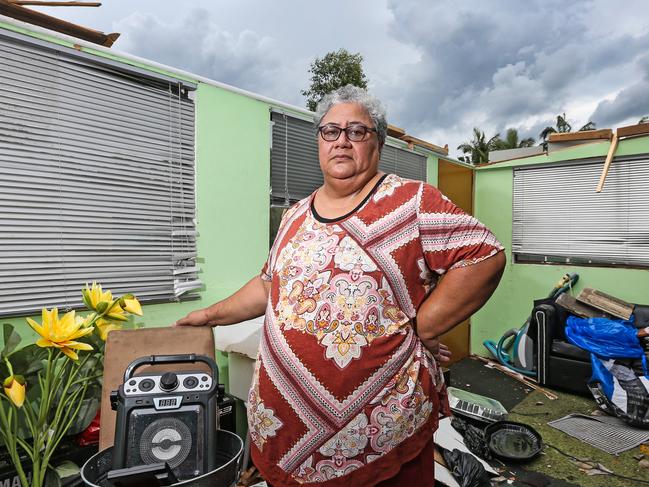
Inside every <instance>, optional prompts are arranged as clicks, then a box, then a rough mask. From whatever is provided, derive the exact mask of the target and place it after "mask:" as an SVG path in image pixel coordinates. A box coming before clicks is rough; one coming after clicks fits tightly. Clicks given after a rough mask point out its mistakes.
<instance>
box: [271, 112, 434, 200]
mask: <svg viewBox="0 0 649 487" xmlns="http://www.w3.org/2000/svg"><path fill="white" fill-rule="evenodd" d="M271 122H272V149H271V204H272V205H273V206H282V207H287V206H290V204H291V203H294V202H296V201H299V200H301V199H302V198H305V197H307V196H308V195H310V194H311V193H312V192H313V191H315V190H316V189H317V188H318V187H319V186H321V185H322V182H323V179H322V173H321V172H320V164H319V162H318V140H317V138H316V131H315V127H314V125H313V122H311V121H307V120H302V119H300V118H297V117H294V116H291V115H287V114H285V113H280V112H275V111H273V112H271ZM379 169H380V170H381V171H384V172H386V173H392V174H397V175H398V176H401V177H404V178H409V179H418V180H421V181H425V180H426V157H424V156H422V155H420V154H417V153H416V152H413V151H410V150H407V149H402V148H399V147H393V146H388V145H387V144H386V145H385V146H384V147H383V151H382V153H381V160H380V162H379Z"/></svg>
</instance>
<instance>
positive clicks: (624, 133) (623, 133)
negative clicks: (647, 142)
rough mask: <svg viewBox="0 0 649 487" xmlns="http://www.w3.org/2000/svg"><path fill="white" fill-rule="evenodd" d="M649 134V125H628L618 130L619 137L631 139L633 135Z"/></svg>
mask: <svg viewBox="0 0 649 487" xmlns="http://www.w3.org/2000/svg"><path fill="white" fill-rule="evenodd" d="M642 134H649V123H639V124H637V125H627V126H626V127H620V128H618V129H617V136H618V137H630V136H632V135H642Z"/></svg>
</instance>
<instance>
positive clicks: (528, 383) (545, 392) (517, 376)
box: [471, 355, 558, 400]
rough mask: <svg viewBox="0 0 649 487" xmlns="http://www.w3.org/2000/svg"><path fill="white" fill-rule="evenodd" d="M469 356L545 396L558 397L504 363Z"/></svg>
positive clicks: (553, 398)
mask: <svg viewBox="0 0 649 487" xmlns="http://www.w3.org/2000/svg"><path fill="white" fill-rule="evenodd" d="M471 358H472V359H474V360H480V361H482V362H484V363H485V364H487V367H492V368H494V369H496V370H499V371H500V372H502V373H504V374H507V375H508V376H510V377H512V378H513V379H516V380H517V381H519V382H522V383H523V384H525V385H526V386H527V387H530V388H532V389H534V390H536V391H539V392H541V393H543V395H544V396H545V397H547V398H548V399H551V400H555V399H557V397H558V396H557V395H556V394H555V393H554V392H551V391H549V390H547V389H544V388H543V387H541V386H539V385H538V384H537V383H536V382H534V381H533V379H530V378H529V377H525V376H524V375H522V374H519V373H518V372H514V371H513V370H510V369H508V368H507V367H505V366H504V365H501V364H499V363H497V362H494V361H493V360H489V359H488V358H485V357H481V356H479V355H472V356H471Z"/></svg>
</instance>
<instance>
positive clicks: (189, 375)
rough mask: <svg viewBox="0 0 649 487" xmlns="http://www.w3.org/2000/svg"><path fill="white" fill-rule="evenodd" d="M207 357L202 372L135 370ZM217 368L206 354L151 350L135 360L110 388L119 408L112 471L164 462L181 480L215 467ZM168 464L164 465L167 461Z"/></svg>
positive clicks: (113, 404)
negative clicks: (153, 352)
mask: <svg viewBox="0 0 649 487" xmlns="http://www.w3.org/2000/svg"><path fill="white" fill-rule="evenodd" d="M195 362H203V363H205V364H207V365H208V366H209V368H210V373H206V372H202V371H195V370H193V371H182V367H179V370H178V371H176V372H165V373H159V374H154V373H151V374H149V373H147V374H144V375H134V373H135V371H136V369H138V368H139V367H141V366H143V365H158V364H178V365H182V364H188V363H195ZM217 390H218V369H217V367H216V363H215V362H214V360H213V359H212V358H210V357H206V356H204V355H194V354H191V355H151V356H149V357H142V358H139V359H136V360H134V361H133V362H131V363H130V364H129V366H128V368H127V369H126V371H125V373H124V383H123V384H122V385H120V387H119V389H118V390H117V391H112V392H111V406H112V408H113V409H115V410H117V422H116V427H115V444H114V448H113V470H115V471H125V469H129V468H132V469H137V468H141V467H143V466H144V468H146V466H147V465H150V466H154V465H163V466H164V467H165V468H166V469H167V470H168V471H169V470H170V475H171V476H172V477H171V478H175V479H177V480H178V481H183V480H186V479H190V478H194V477H197V476H199V475H202V474H204V473H207V472H209V471H211V470H213V469H214V468H216V465H215V463H216V448H217V445H216V430H217V428H218V415H217V414H218V413H217ZM165 464H166V465H165Z"/></svg>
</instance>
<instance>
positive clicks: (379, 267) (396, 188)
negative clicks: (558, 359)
mask: <svg viewBox="0 0 649 487" xmlns="http://www.w3.org/2000/svg"><path fill="white" fill-rule="evenodd" d="M316 119H317V126H318V147H319V159H320V168H321V170H322V174H323V176H324V184H323V186H322V187H320V188H319V189H318V190H317V191H315V192H314V193H313V194H312V195H311V196H309V197H308V198H306V199H304V200H302V201H300V202H299V203H297V204H296V205H294V206H293V207H292V208H291V209H290V210H289V211H288V212H287V213H286V214H285V216H284V218H283V219H282V223H281V225H280V229H279V232H278V234H277V238H276V239H275V243H274V245H273V248H272V249H271V251H270V255H269V257H268V261H267V262H266V264H265V265H264V267H263V269H262V271H261V275H260V276H258V277H255V278H253V279H252V280H251V281H250V282H249V283H248V284H246V285H245V286H244V287H243V288H242V289H241V290H239V291H238V292H237V293H235V294H234V295H233V296H231V297H230V298H227V299H225V300H224V301H221V302H219V303H216V304H214V305H212V306H210V307H209V308H205V309H202V310H198V311H194V312H192V313H190V314H189V315H188V316H187V317H185V318H183V319H181V320H179V321H178V323H177V324H178V325H205V324H207V325H224V324H229V323H236V322H239V321H242V320H244V319H249V318H251V317H253V316H259V315H261V314H262V313H264V312H265V313H266V317H265V324H264V330H263V337H262V340H261V346H260V352H259V359H258V360H257V368H256V371H255V376H254V381H253V386H252V389H251V391H250V396H249V400H248V423H249V431H250V435H251V438H252V457H253V460H254V462H255V465H256V466H257V467H258V468H259V470H260V472H261V473H262V475H263V476H264V478H266V480H267V481H268V482H269V484H271V485H274V486H280V485H281V486H285V485H301V484H304V483H306V484H309V483H311V484H318V485H331V486H333V485H345V486H349V485H358V486H367V485H380V486H388V485H395V486H396V485H407V482H411V483H412V485H418V486H420V485H421V486H423V485H433V484H434V474H433V447H432V435H433V431H434V430H435V429H436V427H437V423H438V418H439V416H440V414H442V413H444V412H446V399H445V392H444V385H443V381H442V377H441V374H440V372H439V369H438V367H437V364H436V361H435V359H434V358H433V356H432V355H431V353H430V351H429V350H433V351H437V350H438V348H437V347H438V344H437V341H436V337H438V336H439V335H441V334H442V333H444V332H446V331H448V330H449V329H450V328H452V327H453V326H455V325H456V324H458V323H460V322H461V321H462V320H464V319H465V318H467V317H468V316H470V315H471V314H472V313H473V312H474V311H476V310H477V309H478V308H479V307H480V306H482V304H484V302H485V301H486V300H487V299H488V297H489V296H490V295H491V293H492V292H493V290H494V289H495V287H496V285H497V283H498V280H499V279H500V275H501V272H502V269H503V267H504V256H503V253H502V252H500V251H501V250H502V246H501V245H500V244H499V243H498V242H497V241H496V239H495V238H494V236H493V235H492V234H491V232H489V231H488V230H487V229H486V228H485V227H484V226H482V225H481V224H480V223H479V222H478V221H477V220H475V219H474V218H472V217H470V216H468V215H466V214H464V213H463V212H462V211H461V210H459V209H458V208H457V207H455V206H454V205H453V204H452V203H451V202H450V201H449V200H448V199H446V198H445V197H444V196H442V195H441V193H439V191H437V190H436V189H435V188H434V187H432V186H430V185H428V184H424V183H421V182H419V181H410V180H405V179H401V178H399V177H397V176H395V175H386V174H383V173H381V172H379V171H378V164H379V157H380V152H381V149H382V147H383V144H384V142H385V137H386V132H387V122H386V119H385V112H384V110H383V108H382V107H381V104H380V103H379V102H378V100H376V99H375V98H373V97H371V96H369V95H368V94H367V93H366V92H365V91H364V90H362V89H360V88H356V87H353V86H349V85H348V86H346V87H344V88H341V89H339V90H337V91H335V92H334V93H331V94H329V95H327V96H326V97H325V98H324V99H323V100H322V101H321V102H320V104H319V107H318V112H317V114H316ZM441 275H444V278H443V279H441V280H439V283H438V282H437V281H438V278H439V277H440V276H441Z"/></svg>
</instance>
